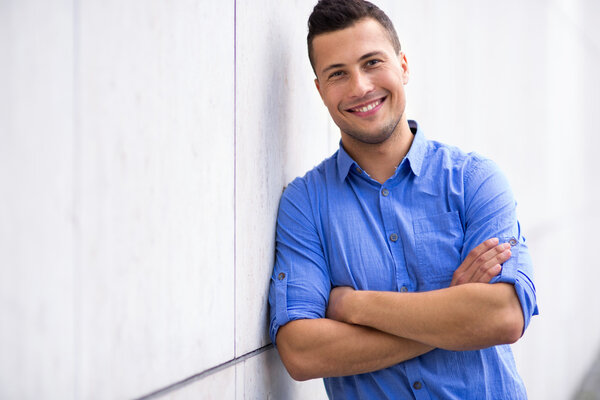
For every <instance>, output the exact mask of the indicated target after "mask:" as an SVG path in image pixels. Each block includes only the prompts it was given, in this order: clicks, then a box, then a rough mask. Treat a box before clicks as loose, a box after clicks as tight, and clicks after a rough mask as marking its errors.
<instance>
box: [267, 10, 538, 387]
mask: <svg viewBox="0 0 600 400" xmlns="http://www.w3.org/2000/svg"><path fill="white" fill-rule="evenodd" d="M308 26H309V33H308V52H309V58H310V60H311V64H312V66H313V69H314V72H315V75H316V79H315V84H316V87H317V90H318V91H319V94H320V95H321V98H322V100H323V103H324V104H325V106H326V107H327V109H328V110H329V113H330V115H331V117H332V119H333V120H334V122H335V123H336V124H337V126H338V127H339V128H340V134H341V142H340V148H339V150H338V151H337V152H336V153H335V154H334V155H333V156H332V157H330V158H328V159H326V160H325V161H323V162H322V163H321V164H320V165H319V166H317V167H316V168H314V169H313V170H311V171H309V172H308V173H307V174H306V175H305V176H304V177H302V178H297V179H296V180H294V181H293V182H292V183H291V184H290V185H289V186H288V187H287V189H286V191H285V192H284V195H283V198H282V200H281V204H280V209H279V215H278V221H277V254H276V263H275V267H274V271H273V276H272V279H271V288H270V294H269V302H270V305H271V326H270V334H271V338H272V340H273V342H274V343H275V344H276V346H277V349H278V351H279V353H280V355H281V359H282V361H283V363H284V364H285V366H286V368H287V369H288V371H289V373H290V374H291V376H292V377H293V378H294V379H297V380H306V379H312V378H319V377H322V378H325V387H326V390H327V394H328V395H329V397H330V398H331V399H409V398H417V399H467V398H469V399H471V398H473V399H497V398H510V399H524V398H526V397H527V396H526V391H525V387H524V385H523V382H522V380H521V378H520V377H519V375H518V373H517V371H516V368H515V364H514V359H513V356H512V352H511V350H510V347H509V344H510V343H514V342H515V341H517V340H518V339H519V338H520V337H521V336H522V334H523V332H524V331H525V328H526V327H527V326H528V324H529V321H530V319H531V316H532V315H534V314H537V305H536V296H535V287H534V285H533V281H532V265H531V259H530V256H529V252H528V249H527V245H526V242H525V238H524V237H523V236H522V232H521V228H520V226H519V223H518V221H517V218H516V212H515V207H516V203H515V200H514V198H513V195H512V193H511V191H510V188H509V186H508V183H507V181H506V179H505V177H504V175H503V174H502V173H501V172H500V171H499V169H498V168H497V166H496V165H495V164H494V163H492V162H491V161H489V160H487V159H485V158H483V157H481V156H479V155H477V154H474V153H471V154H466V153H464V152H462V151H460V150H459V149H457V148H455V147H451V146H447V145H444V144H441V143H438V142H433V141H428V140H427V139H426V138H425V137H424V134H423V133H422V131H421V129H420V128H419V126H418V125H417V123H416V122H415V121H409V120H408V119H407V118H406V115H405V112H404V111H405V103H406V97H405V93H404V85H406V84H407V83H408V78H409V69H408V63H407V59H406V56H405V55H404V53H402V51H401V49H400V42H399V40H398V37H397V35H396V32H395V29H394V27H393V25H392V23H391V21H390V20H389V18H388V17H387V16H386V15H385V14H384V13H383V12H382V11H381V10H380V9H379V8H377V7H376V6H374V5H373V4H371V3H369V2H366V1H361V0H322V1H320V2H319V3H318V4H317V5H316V6H315V8H314V10H313V13H312V14H311V16H310V18H309V22H308Z"/></svg>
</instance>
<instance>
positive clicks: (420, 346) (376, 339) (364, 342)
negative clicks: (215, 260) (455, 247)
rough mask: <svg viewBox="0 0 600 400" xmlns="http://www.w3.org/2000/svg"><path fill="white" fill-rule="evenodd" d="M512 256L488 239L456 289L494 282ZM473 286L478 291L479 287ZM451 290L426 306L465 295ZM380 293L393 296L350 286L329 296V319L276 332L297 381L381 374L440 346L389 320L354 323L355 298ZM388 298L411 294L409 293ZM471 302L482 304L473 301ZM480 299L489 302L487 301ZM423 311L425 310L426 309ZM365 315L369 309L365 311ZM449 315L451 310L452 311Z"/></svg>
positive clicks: (471, 258) (459, 277)
mask: <svg viewBox="0 0 600 400" xmlns="http://www.w3.org/2000/svg"><path fill="white" fill-rule="evenodd" d="M509 257H510V251H509V250H507V248H506V246H505V245H503V244H501V245H498V240H497V239H490V240H486V241H485V242H483V243H482V244H481V245H479V246H477V247H476V248H475V249H474V250H473V251H471V252H470V253H469V255H468V256H467V258H466V259H465V261H463V263H462V264H461V266H460V267H459V268H458V269H457V270H456V272H455V274H454V279H453V281H452V285H460V284H461V283H477V282H489V280H490V279H491V278H493V277H494V276H495V275H497V274H498V273H499V271H500V269H499V266H500V264H501V263H502V262H504V261H506V260H507V259H508V258H509ZM480 285H481V286H496V285H488V284H485V285H484V284H480ZM462 286H467V285H460V286H458V287H457V288H460V287H462ZM473 287H474V288H475V287H479V285H476V286H473ZM453 289H456V288H453ZM448 290H449V289H444V291H434V292H427V293H440V295H439V296H438V297H435V296H433V299H430V300H428V301H426V304H428V305H429V306H433V303H434V302H444V301H446V302H450V301H452V297H453V296H456V297H460V296H459V294H460V293H462V292H460V291H459V292H457V291H455V290H453V291H448ZM377 293H379V294H387V293H388V292H363V291H357V292H354V291H353V290H352V289H350V288H336V289H334V290H333V291H332V292H331V295H330V304H329V308H328V310H327V316H328V318H319V319H301V320H296V321H291V322H289V323H287V324H286V325H284V326H282V327H281V328H280V329H279V332H278V334H277V340H276V342H277V348H278V350H279V353H280V355H281V359H282V361H283V363H284V365H285V366H286V368H287V370H288V372H289V373H290V375H291V376H292V378H294V379H296V380H306V379H312V378H319V377H329V376H344V375H354V374H360V373H365V372H371V371H376V370H379V369H382V368H387V367H389V366H392V365H395V364H397V363H399V362H402V361H406V360H409V359H411V358H414V357H417V356H419V355H421V354H424V353H427V352H429V351H430V350H432V349H433V348H435V347H438V346H437V345H435V344H432V343H428V344H424V343H423V342H422V341H421V340H420V339H419V338H418V337H417V335H413V337H411V338H409V337H408V336H403V335H402V334H398V333H397V332H395V331H394V329H396V328H397V327H396V326H395V325H394V326H392V327H391V328H390V327H388V326H387V325H385V321H382V320H379V318H377V321H378V323H380V324H381V326H379V327H377V326H372V327H369V326H367V325H368V324H367V323H366V322H367V319H365V321H364V323H361V322H354V321H350V318H349V317H348V316H354V317H356V316H357V315H362V314H358V312H357V310H355V309H354V307H357V305H360V304H361V303H360V302H354V300H359V299H358V298H357V297H356V298H355V297H353V296H354V295H356V294H364V295H370V294H377ZM389 294H392V295H393V294H398V295H406V294H407V293H389ZM417 294H426V293H410V294H409V295H411V296H412V295H417ZM484 297H485V296H484ZM466 298H467V297H464V298H463V299H466ZM402 299H404V297H402ZM371 300H373V303H371V305H370V306H373V307H380V306H379V305H377V304H376V302H384V303H387V301H388V299H382V298H377V297H375V298H373V299H371ZM412 300H414V301H415V303H418V302H419V301H420V300H418V299H412ZM471 300H473V301H477V299H475V298H474V297H472V298H471ZM479 301H484V302H485V301H487V300H479ZM410 304H413V303H406V306H407V307H410ZM390 306H391V307H393V305H390V304H384V305H383V307H385V308H386V309H388V311H389V307H390ZM419 307H421V308H422V307H423V306H419ZM361 311H367V310H366V308H362V310H361ZM380 311H381V310H380ZM383 311H384V310H383ZM448 312H452V311H449V310H448ZM393 314H394V315H391V316H390V315H385V317H384V318H392V319H394V320H395V322H396V324H397V325H401V323H400V318H403V316H401V315H400V314H396V313H393ZM412 316H413V317H414V318H415V321H416V322H417V324H422V323H423V322H422V321H421V322H419V321H417V320H418V317H417V316H418V313H413V314H412ZM422 318H423V319H425V318H427V315H423V317H422ZM447 319H448V320H452V319H453V318H452V316H451V315H448V316H447ZM361 325H365V326H361ZM374 325H376V324H374ZM387 328H390V329H389V330H388V331H387V332H386V331H385V329H387ZM439 329H441V328H439ZM442 336H443V335H442ZM424 338H425V339H428V336H426V335H424ZM481 347H487V346H481Z"/></svg>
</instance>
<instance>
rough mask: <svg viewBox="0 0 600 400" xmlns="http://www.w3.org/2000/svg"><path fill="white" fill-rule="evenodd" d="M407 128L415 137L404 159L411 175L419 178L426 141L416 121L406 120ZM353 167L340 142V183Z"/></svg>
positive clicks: (352, 162) (338, 161) (351, 160)
mask: <svg viewBox="0 0 600 400" xmlns="http://www.w3.org/2000/svg"><path fill="white" fill-rule="evenodd" d="M408 126H409V127H410V130H411V132H413V134H414V135H415V137H414V139H413V142H412V145H411V146H410V149H409V151H408V154H406V157H405V159H407V160H408V161H409V165H410V168H411V170H412V171H413V173H414V174H415V175H417V176H419V174H420V173H421V167H422V165H423V159H424V158H425V150H426V145H427V141H426V140H425V136H424V135H423V132H422V131H421V129H420V128H419V124H418V123H417V121H413V120H408ZM403 161H404V160H403ZM353 165H356V166H357V167H358V164H356V162H355V161H354V160H353V159H352V157H350V155H349V154H348V153H346V150H345V149H344V146H342V141H341V140H340V148H339V150H338V155H337V169H338V178H339V179H340V181H343V180H344V179H346V176H348V173H349V172H350V168H352V166H353Z"/></svg>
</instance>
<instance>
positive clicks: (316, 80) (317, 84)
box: [315, 78, 323, 100]
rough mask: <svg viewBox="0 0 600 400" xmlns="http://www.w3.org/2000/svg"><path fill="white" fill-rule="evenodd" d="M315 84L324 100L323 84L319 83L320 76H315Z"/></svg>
mask: <svg viewBox="0 0 600 400" xmlns="http://www.w3.org/2000/svg"><path fill="white" fill-rule="evenodd" d="M315 86H316V87H317V92H319V96H321V100H323V93H321V85H320V84H319V78H315Z"/></svg>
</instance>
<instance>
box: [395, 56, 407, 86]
mask: <svg viewBox="0 0 600 400" xmlns="http://www.w3.org/2000/svg"><path fill="white" fill-rule="evenodd" d="M398 61H400V68H402V84H404V85H406V84H408V77H409V76H410V70H409V69H408V61H406V54H404V52H402V51H401V52H400V53H399V54H398Z"/></svg>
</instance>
